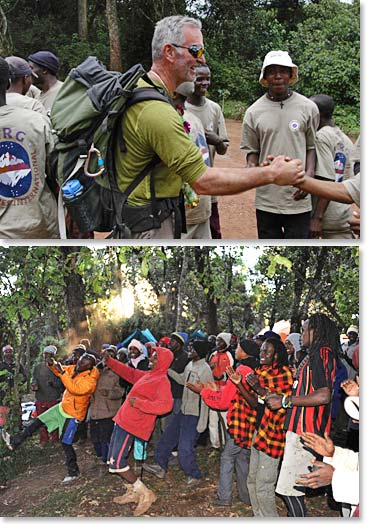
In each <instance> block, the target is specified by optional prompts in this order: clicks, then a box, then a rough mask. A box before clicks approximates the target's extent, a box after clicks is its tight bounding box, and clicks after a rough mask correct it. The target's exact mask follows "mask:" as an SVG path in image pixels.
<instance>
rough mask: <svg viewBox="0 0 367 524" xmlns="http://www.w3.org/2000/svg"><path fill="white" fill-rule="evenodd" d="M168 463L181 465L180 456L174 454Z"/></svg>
mask: <svg viewBox="0 0 367 524" xmlns="http://www.w3.org/2000/svg"><path fill="white" fill-rule="evenodd" d="M168 464H169V465H170V466H179V462H178V456H177V455H173V454H172V455H171V456H170V458H169V460H168Z"/></svg>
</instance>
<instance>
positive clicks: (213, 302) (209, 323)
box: [195, 246, 219, 335]
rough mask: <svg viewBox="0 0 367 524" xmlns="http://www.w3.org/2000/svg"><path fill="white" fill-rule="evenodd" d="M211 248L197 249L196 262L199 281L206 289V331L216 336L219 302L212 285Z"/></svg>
mask: <svg viewBox="0 0 367 524" xmlns="http://www.w3.org/2000/svg"><path fill="white" fill-rule="evenodd" d="M210 249H211V248H210V247H208V246H205V247H202V248H200V247H195V260H196V265H197V269H198V273H197V276H198V280H199V282H200V284H201V285H202V286H203V288H204V293H205V295H206V308H207V311H206V315H205V316H206V329H207V332H208V333H209V334H210V335H216V334H217V333H218V331H219V329H218V302H219V300H218V299H217V298H216V297H215V294H214V288H213V285H212V284H211V283H210V278H211V268H210V256H209V253H210Z"/></svg>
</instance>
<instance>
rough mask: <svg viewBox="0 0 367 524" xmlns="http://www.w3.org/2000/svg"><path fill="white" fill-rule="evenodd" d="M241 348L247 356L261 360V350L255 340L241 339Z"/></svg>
mask: <svg viewBox="0 0 367 524" xmlns="http://www.w3.org/2000/svg"><path fill="white" fill-rule="evenodd" d="M240 346H241V348H242V349H243V351H244V352H245V353H247V355H250V356H251V357H256V358H259V354H260V348H259V346H258V345H257V344H256V342H254V341H253V340H249V339H248V338H241V340H240Z"/></svg>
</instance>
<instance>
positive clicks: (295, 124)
mask: <svg viewBox="0 0 367 524" xmlns="http://www.w3.org/2000/svg"><path fill="white" fill-rule="evenodd" d="M289 129H290V130H291V131H294V132H295V131H298V130H299V122H298V121H297V120H291V121H290V122H289Z"/></svg>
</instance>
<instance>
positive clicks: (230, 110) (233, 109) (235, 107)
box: [223, 100, 247, 120]
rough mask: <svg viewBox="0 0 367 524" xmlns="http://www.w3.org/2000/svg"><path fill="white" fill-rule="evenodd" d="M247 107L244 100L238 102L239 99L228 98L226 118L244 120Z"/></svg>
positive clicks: (225, 110)
mask: <svg viewBox="0 0 367 524" xmlns="http://www.w3.org/2000/svg"><path fill="white" fill-rule="evenodd" d="M246 109H247V106H246V105H245V104H244V103H242V102H238V101H237V100H226V102H225V104H224V111H223V114H224V118H230V119H232V120H243V117H244V116H245V112H246Z"/></svg>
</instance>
